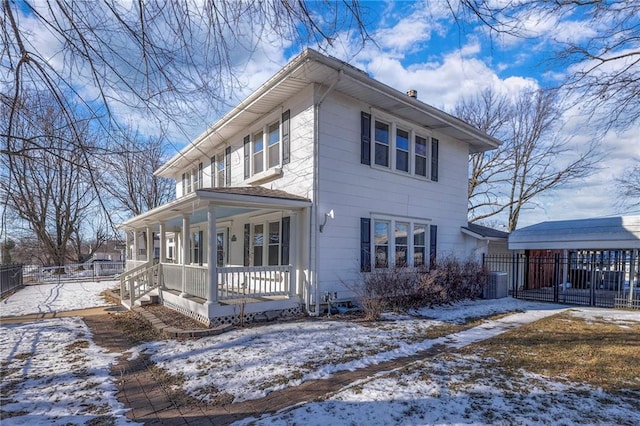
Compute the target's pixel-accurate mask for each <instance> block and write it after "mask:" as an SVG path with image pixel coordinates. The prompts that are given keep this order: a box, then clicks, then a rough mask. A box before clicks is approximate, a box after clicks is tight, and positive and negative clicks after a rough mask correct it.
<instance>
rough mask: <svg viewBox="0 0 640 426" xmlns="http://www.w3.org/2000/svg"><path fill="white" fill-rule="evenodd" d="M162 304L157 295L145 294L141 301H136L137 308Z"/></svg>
mask: <svg viewBox="0 0 640 426" xmlns="http://www.w3.org/2000/svg"><path fill="white" fill-rule="evenodd" d="M158 303H160V296H158V295H157V294H145V295H144V296H142V297H141V298H140V299H138V300H136V302H135V305H136V306H147V305H157V304H158Z"/></svg>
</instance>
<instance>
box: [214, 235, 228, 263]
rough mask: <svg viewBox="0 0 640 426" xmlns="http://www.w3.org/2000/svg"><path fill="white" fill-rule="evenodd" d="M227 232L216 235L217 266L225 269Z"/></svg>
mask: <svg viewBox="0 0 640 426" xmlns="http://www.w3.org/2000/svg"><path fill="white" fill-rule="evenodd" d="M225 246H226V244H225V232H217V233H216V265H217V266H219V267H223V266H224V264H225V258H226V253H225Z"/></svg>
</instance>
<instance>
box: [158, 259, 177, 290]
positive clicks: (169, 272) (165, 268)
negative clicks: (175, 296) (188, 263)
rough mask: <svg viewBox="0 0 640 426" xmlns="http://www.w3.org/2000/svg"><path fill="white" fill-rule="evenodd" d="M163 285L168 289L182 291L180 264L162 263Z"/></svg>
mask: <svg viewBox="0 0 640 426" xmlns="http://www.w3.org/2000/svg"><path fill="white" fill-rule="evenodd" d="M162 275H163V276H164V286H165V287H166V288H168V289H170V290H176V291H182V265H176V264H173V263H163V264H162Z"/></svg>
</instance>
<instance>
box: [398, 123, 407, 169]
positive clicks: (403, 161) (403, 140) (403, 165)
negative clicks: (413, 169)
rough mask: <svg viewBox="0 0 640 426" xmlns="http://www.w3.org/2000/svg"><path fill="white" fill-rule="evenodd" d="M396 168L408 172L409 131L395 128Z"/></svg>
mask: <svg viewBox="0 0 640 426" xmlns="http://www.w3.org/2000/svg"><path fill="white" fill-rule="evenodd" d="M396 170H400V171H403V172H409V132H407V131H406V130H402V129H397V130H396Z"/></svg>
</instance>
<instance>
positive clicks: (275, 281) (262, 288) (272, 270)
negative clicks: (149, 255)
mask: <svg viewBox="0 0 640 426" xmlns="http://www.w3.org/2000/svg"><path fill="white" fill-rule="evenodd" d="M182 268H183V265H176V264H172V263H163V264H162V278H163V280H162V285H163V286H164V287H165V288H167V289H170V290H175V291H180V292H182V291H183V288H182ZM184 269H185V286H184V291H185V292H186V293H187V294H189V295H192V296H196V297H199V298H201V299H207V292H208V288H209V280H208V276H209V271H208V268H207V267H206V266H191V265H186V266H184ZM217 271H218V300H229V299H238V298H243V297H253V298H257V297H266V296H288V295H289V291H290V288H291V285H290V282H291V280H290V276H291V266H288V265H287V266H229V267H218V268H217Z"/></svg>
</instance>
